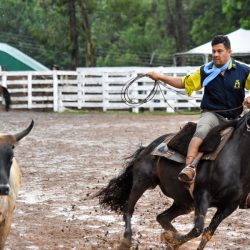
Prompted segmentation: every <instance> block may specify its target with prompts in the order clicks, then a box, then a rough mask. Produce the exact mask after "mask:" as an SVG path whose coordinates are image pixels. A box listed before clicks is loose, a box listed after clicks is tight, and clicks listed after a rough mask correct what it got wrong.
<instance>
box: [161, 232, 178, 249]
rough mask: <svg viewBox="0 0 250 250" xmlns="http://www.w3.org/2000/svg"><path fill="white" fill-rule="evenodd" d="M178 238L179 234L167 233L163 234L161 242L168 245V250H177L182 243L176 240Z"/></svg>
mask: <svg viewBox="0 0 250 250" xmlns="http://www.w3.org/2000/svg"><path fill="white" fill-rule="evenodd" d="M178 236H180V234H179V233H176V232H172V231H165V232H163V233H162V234H161V241H162V242H163V243H165V244H166V246H167V249H168V250H176V249H178V248H179V246H180V243H179V242H178V241H177V240H176V239H175V238H176V237H178Z"/></svg>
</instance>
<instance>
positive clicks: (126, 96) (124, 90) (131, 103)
mask: <svg viewBox="0 0 250 250" xmlns="http://www.w3.org/2000/svg"><path fill="white" fill-rule="evenodd" d="M143 77H147V74H138V75H137V76H136V77H135V78H132V79H131V80H130V81H128V82H127V83H126V84H125V85H124V87H123V88H122V91H121V99H122V101H123V102H124V103H125V104H126V105H128V106H140V105H143V104H144V103H147V102H149V101H151V100H152V99H153V98H154V96H155V95H156V93H157V91H158V90H159V91H160V92H161V94H162V96H163V99H164V101H165V102H166V103H167V105H168V106H169V107H170V108H171V109H172V110H173V111H174V112H176V113H178V114H186V113H185V112H180V111H177V110H176V109H175V108H174V107H172V106H171V105H170V104H169V102H168V100H167V99H166V98H165V96H164V93H163V90H162V89H161V86H163V87H164V88H166V89H167V90H169V91H172V92H174V93H175V94H177V95H179V96H182V97H183V99H187V98H186V95H184V94H182V93H179V92H178V91H177V90H175V89H172V88H169V87H168V86H167V85H166V84H164V83H163V82H161V81H158V80H157V81H156V80H155V81H154V86H153V88H152V90H151V91H150V93H149V94H148V95H147V96H146V98H144V99H141V100H137V101H134V100H133V98H131V97H130V96H129V91H130V90H129V88H130V87H131V86H132V84H133V83H134V82H136V81H137V80H138V79H140V78H143ZM191 98H192V99H198V98H194V97H191ZM193 107H195V108H200V107H198V106H193ZM242 107H243V105H240V106H238V107H236V108H231V109H218V110H208V111H209V112H215V113H216V112H228V111H233V110H237V109H240V108H242ZM202 111H203V110H200V111H199V112H197V114H200V113H201V112H202ZM247 126H248V125H247ZM248 127H249V131H250V126H248Z"/></svg>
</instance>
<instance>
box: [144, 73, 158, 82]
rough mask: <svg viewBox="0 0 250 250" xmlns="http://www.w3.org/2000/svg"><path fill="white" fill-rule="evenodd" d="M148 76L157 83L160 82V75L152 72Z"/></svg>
mask: <svg viewBox="0 0 250 250" xmlns="http://www.w3.org/2000/svg"><path fill="white" fill-rule="evenodd" d="M146 75H147V76H148V77H150V78H151V79H153V80H155V81H158V80H159V79H160V74H159V73H157V72H155V71H150V72H148V73H147V74H146Z"/></svg>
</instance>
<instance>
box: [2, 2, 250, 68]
mask: <svg viewBox="0 0 250 250" xmlns="http://www.w3.org/2000/svg"><path fill="white" fill-rule="evenodd" d="M70 1H75V5H76V13H75V14H76V18H77V27H76V29H77V34H78V37H77V39H78V44H79V48H78V53H79V56H78V57H79V59H80V60H79V66H84V65H85V59H86V57H85V41H86V39H87V38H89V39H91V42H92V44H93V47H94V58H95V64H96V66H149V65H150V66H158V65H162V66H167V65H172V55H173V53H175V52H176V51H177V49H178V48H177V46H180V44H178V43H177V38H176V34H177V33H176V32H177V31H179V32H184V34H180V35H183V37H185V39H184V40H183V44H184V43H185V45H188V47H187V46H184V47H187V49H191V48H192V47H193V46H196V45H200V44H202V43H205V42H207V41H209V40H210V39H211V38H212V37H213V36H214V35H216V34H226V33H229V32H232V31H234V30H235V29H238V28H240V27H242V28H245V29H250V19H249V16H248V13H249V9H250V7H249V6H250V0H221V1H218V0H211V1H205V0H189V1H188V0H183V1H178V2H177V0H2V1H1V4H0V16H1V28H0V31H1V32H0V42H4V43H8V44H10V45H13V46H14V47H17V48H18V49H20V50H21V51H23V52H24V53H27V54H28V55H30V56H32V57H34V58H35V59H37V60H38V61H40V62H41V63H43V64H45V65H46V66H47V67H50V66H51V65H53V64H59V65H60V66H61V68H62V69H69V68H70V63H71V49H72V44H71V40H70V26H69V11H68V8H69V7H68V6H69V2H70ZM80 3H81V4H84V6H85V7H86V11H87V18H88V22H89V25H90V31H91V32H90V34H85V33H84V31H83V29H82V13H81V8H80V6H81V5H80ZM180 3H181V4H182V9H183V10H182V9H181V10H179V9H178V8H179V5H178V4H180ZM169 7H170V8H169ZM176 8H177V9H176ZM176 10H179V12H178V17H179V16H181V17H183V19H181V20H185V23H183V27H184V26H185V28H183V30H182V29H181V26H180V22H179V21H180V20H179V19H178V17H177V12H176ZM173 15H174V16H173ZM173 17H175V18H173ZM183 22H184V21H183ZM178 28H179V30H178ZM89 35H90V36H91V37H87V36H89Z"/></svg>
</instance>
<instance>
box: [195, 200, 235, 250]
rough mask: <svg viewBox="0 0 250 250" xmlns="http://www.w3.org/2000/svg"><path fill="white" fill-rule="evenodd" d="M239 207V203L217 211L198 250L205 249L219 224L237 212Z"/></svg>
mask: <svg viewBox="0 0 250 250" xmlns="http://www.w3.org/2000/svg"><path fill="white" fill-rule="evenodd" d="M237 207H238V203H237V204H232V205H231V206H229V205H227V206H225V207H223V208H219V209H218V210H217V211H216V213H215V215H214V216H213V218H212V220H211V222H210V224H209V226H208V227H207V228H205V229H204V232H203V234H202V238H201V242H200V245H199V247H198V250H202V249H204V248H205V246H206V244H207V242H208V241H209V240H210V239H211V238H212V236H213V235H214V232H215V230H216V228H217V227H218V226H219V224H220V223H221V222H222V221H223V220H224V219H225V218H226V217H228V216H229V215H230V214H231V213H232V212H233V211H235V210H236V209H237Z"/></svg>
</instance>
